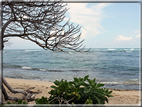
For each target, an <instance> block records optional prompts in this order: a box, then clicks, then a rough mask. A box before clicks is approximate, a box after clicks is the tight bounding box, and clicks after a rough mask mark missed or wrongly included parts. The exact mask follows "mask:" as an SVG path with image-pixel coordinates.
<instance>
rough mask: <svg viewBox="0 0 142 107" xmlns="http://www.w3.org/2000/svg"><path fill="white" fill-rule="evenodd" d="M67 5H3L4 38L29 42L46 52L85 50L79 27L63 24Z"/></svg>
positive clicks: (40, 3) (50, 2)
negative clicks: (18, 38)
mask: <svg viewBox="0 0 142 107" xmlns="http://www.w3.org/2000/svg"><path fill="white" fill-rule="evenodd" d="M66 6H67V4H65V3H62V1H44V2H37V1H36V2H31V1H30V2H23V1H21V2H14V1H5V2H2V19H3V21H2V22H3V23H2V32H3V33H2V34H3V35H2V36H3V38H7V37H20V38H22V39H26V40H30V41H32V42H34V43H36V44H37V45H38V46H40V47H42V48H43V49H45V50H47V49H49V50H52V51H63V52H64V51H65V49H71V50H74V51H76V52H80V51H84V49H85V48H82V43H83V40H81V41H80V37H81V33H80V27H79V25H77V26H74V25H73V24H72V23H71V24H70V23H69V20H68V21H67V22H65V21H64V18H65V13H66V12H67V10H68V9H67V8H66Z"/></svg>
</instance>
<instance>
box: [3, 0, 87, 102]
mask: <svg viewBox="0 0 142 107" xmlns="http://www.w3.org/2000/svg"><path fill="white" fill-rule="evenodd" d="M66 5H67V4H65V3H63V2H62V1H42V2H38V1H36V2H32V1H28V2H27V1H26V2H23V1H20V2H15V1H10V0H7V1H3V2H2V5H1V6H2V7H1V9H2V42H1V43H2V45H1V49H2V50H3V48H4V45H5V43H7V42H8V41H9V37H20V38H22V39H25V40H30V41H32V42H34V43H36V44H37V45H38V46H40V47H41V48H43V49H45V50H48V49H49V50H51V51H61V52H65V49H70V50H74V51H76V52H82V51H85V50H84V49H85V48H84V47H82V43H83V40H82V41H80V36H81V33H80V27H79V25H77V26H74V25H73V23H71V24H70V22H69V20H68V21H66V22H65V21H64V18H65V13H66V12H67V10H68V9H67V8H66ZM87 51H88V50H87ZM2 81H3V83H4V85H5V86H6V87H7V88H8V89H9V90H10V91H11V92H13V93H23V94H25V95H27V93H26V91H22V90H14V89H12V87H11V86H10V85H9V84H8V83H7V82H6V80H5V79H4V78H3V80H2ZM2 92H3V94H4V98H5V100H8V99H10V100H18V99H17V98H12V97H9V96H8V95H7V93H6V91H5V89H4V87H3V86H2Z"/></svg>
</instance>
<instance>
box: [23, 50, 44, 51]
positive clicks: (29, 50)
mask: <svg viewBox="0 0 142 107" xmlns="http://www.w3.org/2000/svg"><path fill="white" fill-rule="evenodd" d="M24 51H42V50H24Z"/></svg>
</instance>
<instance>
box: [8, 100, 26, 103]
mask: <svg viewBox="0 0 142 107" xmlns="http://www.w3.org/2000/svg"><path fill="white" fill-rule="evenodd" d="M7 104H28V103H27V102H25V101H24V102H23V101H22V99H19V100H18V101H17V102H12V103H11V102H7Z"/></svg>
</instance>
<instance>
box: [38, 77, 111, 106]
mask: <svg viewBox="0 0 142 107" xmlns="http://www.w3.org/2000/svg"><path fill="white" fill-rule="evenodd" d="M88 77H89V75H87V76H85V77H84V78H81V77H79V78H74V81H70V82H67V80H63V79H62V80H61V81H58V80H55V82H54V84H55V85H52V86H51V88H53V89H52V90H51V91H50V92H49V94H50V97H49V98H48V99H47V98H44V97H42V98H41V99H36V104H105V101H106V102H108V97H113V96H112V95H110V94H111V93H112V91H109V89H106V88H100V87H102V86H104V84H101V83H96V81H95V78H94V79H93V80H90V79H89V78H88Z"/></svg>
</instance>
